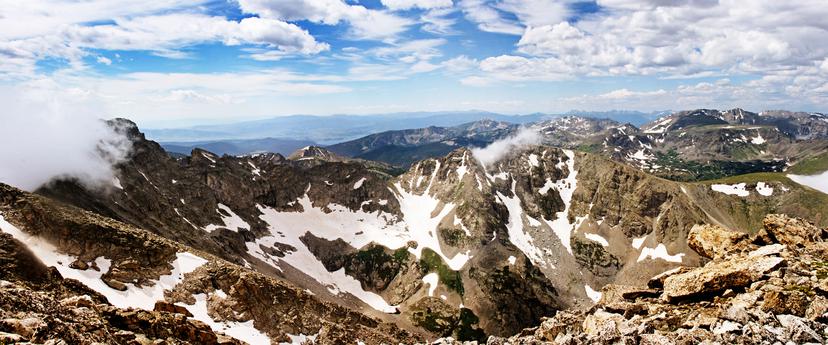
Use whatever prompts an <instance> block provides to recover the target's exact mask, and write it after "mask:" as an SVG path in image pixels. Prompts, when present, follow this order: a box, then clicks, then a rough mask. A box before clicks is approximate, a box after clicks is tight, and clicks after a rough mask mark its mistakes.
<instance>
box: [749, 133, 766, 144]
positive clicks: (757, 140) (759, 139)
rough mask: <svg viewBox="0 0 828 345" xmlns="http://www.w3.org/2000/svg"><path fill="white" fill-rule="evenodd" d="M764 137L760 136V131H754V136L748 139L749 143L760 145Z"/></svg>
mask: <svg viewBox="0 0 828 345" xmlns="http://www.w3.org/2000/svg"><path fill="white" fill-rule="evenodd" d="M765 141H766V140H765V138H762V133H759V131H757V132H756V137H754V138H752V139H750V143H751V144H754V145H762V144H764V143H765Z"/></svg>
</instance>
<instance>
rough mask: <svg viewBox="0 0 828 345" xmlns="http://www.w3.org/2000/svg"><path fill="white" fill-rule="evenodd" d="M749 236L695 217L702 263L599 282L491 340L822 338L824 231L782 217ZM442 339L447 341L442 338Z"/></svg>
mask: <svg viewBox="0 0 828 345" xmlns="http://www.w3.org/2000/svg"><path fill="white" fill-rule="evenodd" d="M763 223H764V228H763V229H761V230H760V231H758V232H757V233H756V234H754V235H747V234H745V233H740V232H734V231H730V230H726V229H724V228H722V227H719V226H713V225H697V226H695V227H694V228H693V229H692V231H691V232H690V234H689V236H688V245H689V246H690V247H691V248H693V249H694V250H695V251H697V252H698V253H699V254H700V255H701V256H703V257H705V258H707V262H706V263H705V264H704V265H703V266H701V267H695V268H693V267H679V268H676V269H673V270H670V271H667V272H664V273H662V274H660V275H658V276H655V277H653V278H652V279H651V280H650V281H649V282H648V284H647V285H648V286H646V287H644V286H622V285H607V286H605V287H604V288H603V289H602V297H601V299H600V301H599V302H598V303H597V304H596V305H595V306H593V307H592V308H590V309H588V310H581V311H573V310H568V311H560V312H558V313H557V314H556V315H555V316H554V317H551V318H547V319H544V320H543V321H542V323H541V324H540V326H538V327H536V328H530V329H526V330H524V331H523V332H522V333H521V334H518V335H515V336H513V337H511V338H496V337H491V338H489V340H488V343H489V344H538V343H554V344H699V343H706V344H727V343H730V344H782V343H789V344H790V343H797V344H804V343H825V341H826V340H828V298H826V297H828V242H825V240H826V238H828V230H825V229H820V228H818V227H816V226H814V225H813V224H811V223H809V222H807V221H805V220H802V219H797V218H790V217H787V216H783V215H768V216H766V217H765V219H764V221H763ZM444 342H445V341H444Z"/></svg>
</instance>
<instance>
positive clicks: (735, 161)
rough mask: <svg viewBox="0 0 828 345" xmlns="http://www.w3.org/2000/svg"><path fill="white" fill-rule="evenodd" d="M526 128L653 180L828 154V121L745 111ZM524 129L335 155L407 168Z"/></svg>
mask: <svg viewBox="0 0 828 345" xmlns="http://www.w3.org/2000/svg"><path fill="white" fill-rule="evenodd" d="M524 127H527V128H529V129H532V130H534V131H537V132H538V133H540V138H539V140H538V141H539V143H542V144H545V145H550V146H555V147H563V148H568V149H575V150H580V151H587V152H594V153H599V154H602V155H604V156H607V157H611V158H612V159H614V160H616V161H619V162H624V163H627V164H630V165H633V166H636V167H639V168H640V169H642V170H645V171H647V172H649V173H651V174H655V175H657V176H661V177H665V178H668V179H672V180H679V181H696V180H706V179H714V178H722V177H728V176H735V175H740V174H745V173H753V172H778V171H783V170H785V168H786V167H787V166H789V165H792V164H795V163H797V162H799V161H801V160H803V159H806V158H808V157H813V156H815V155H819V154H821V153H824V152H826V151H828V116H826V115H824V114H820V113H802V112H788V111H765V112H761V113H752V112H749V111H745V110H743V109H738V108H736V109H731V110H726V111H719V110H712V109H698V110H692V111H681V112H676V113H673V114H670V115H667V116H664V117H662V118H659V119H657V120H655V121H652V122H650V123H647V124H644V125H643V126H642V127H641V128H637V127H635V126H633V125H631V124H624V123H619V122H616V121H613V120H608V119H599V118H593V117H583V116H577V115H570V116H564V117H560V118H555V119H550V120H544V121H538V122H533V123H529V124H526V125H525V126H524ZM520 128H521V127H519V126H517V125H513V124H509V123H504V122H495V121H490V120H489V121H478V122H473V123H469V124H465V125H461V126H456V127H429V128H422V129H410V130H403V131H389V132H383V133H378V134H373V135H370V136H366V137H364V138H360V139H356V140H353V141H348V142H345V143H340V144H336V145H333V146H330V147H329V149H331V150H332V151H334V152H337V153H339V154H342V155H344V156H349V157H362V158H366V159H371V160H378V161H383V162H387V163H389V164H395V165H399V166H404V167H407V166H409V165H410V164H412V163H413V162H416V161H419V160H422V159H425V158H434V157H440V156H443V155H445V154H447V153H448V152H450V151H451V150H453V149H456V148H459V147H483V146H486V145H487V144H489V143H491V142H493V141H496V140H499V139H503V138H506V137H508V136H510V135H514V134H515V133H516V132H517V131H519V130H520Z"/></svg>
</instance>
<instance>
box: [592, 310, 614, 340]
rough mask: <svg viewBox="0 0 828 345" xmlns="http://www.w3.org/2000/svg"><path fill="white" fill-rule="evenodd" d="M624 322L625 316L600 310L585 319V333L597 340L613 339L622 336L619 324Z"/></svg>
mask: <svg viewBox="0 0 828 345" xmlns="http://www.w3.org/2000/svg"><path fill="white" fill-rule="evenodd" d="M622 322H624V316H622V315H620V314H615V313H608V312H605V311H603V310H598V311H596V312H595V313H593V314H592V315H588V316H587V317H586V318H585V319H584V323H583V329H584V333H585V334H586V335H587V336H588V337H589V338H590V339H594V340H596V341H611V340H613V339H617V338H619V337H620V336H621V333H620V332H619V331H618V326H619V325H620V324H621V323H622Z"/></svg>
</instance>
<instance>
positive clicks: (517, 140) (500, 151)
mask: <svg viewBox="0 0 828 345" xmlns="http://www.w3.org/2000/svg"><path fill="white" fill-rule="evenodd" d="M540 142H541V135H540V133H538V131H537V130H534V129H530V128H521V130H520V131H518V132H517V133H515V135H514V136H511V137H508V138H505V139H501V140H498V141H495V142H493V143H491V144H489V146H486V147H485V148H475V149H472V154H473V155H474V158H476V159H477V160H478V161H479V162H480V163H481V164H483V165H485V166H488V165H491V164H492V163H496V162H497V161H499V160H500V159H502V158H503V157H506V156H507V155H508V154H509V153H511V152H513V151H515V150H516V149H519V148H521V147H525V146H529V145H536V144H539V143H540Z"/></svg>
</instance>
